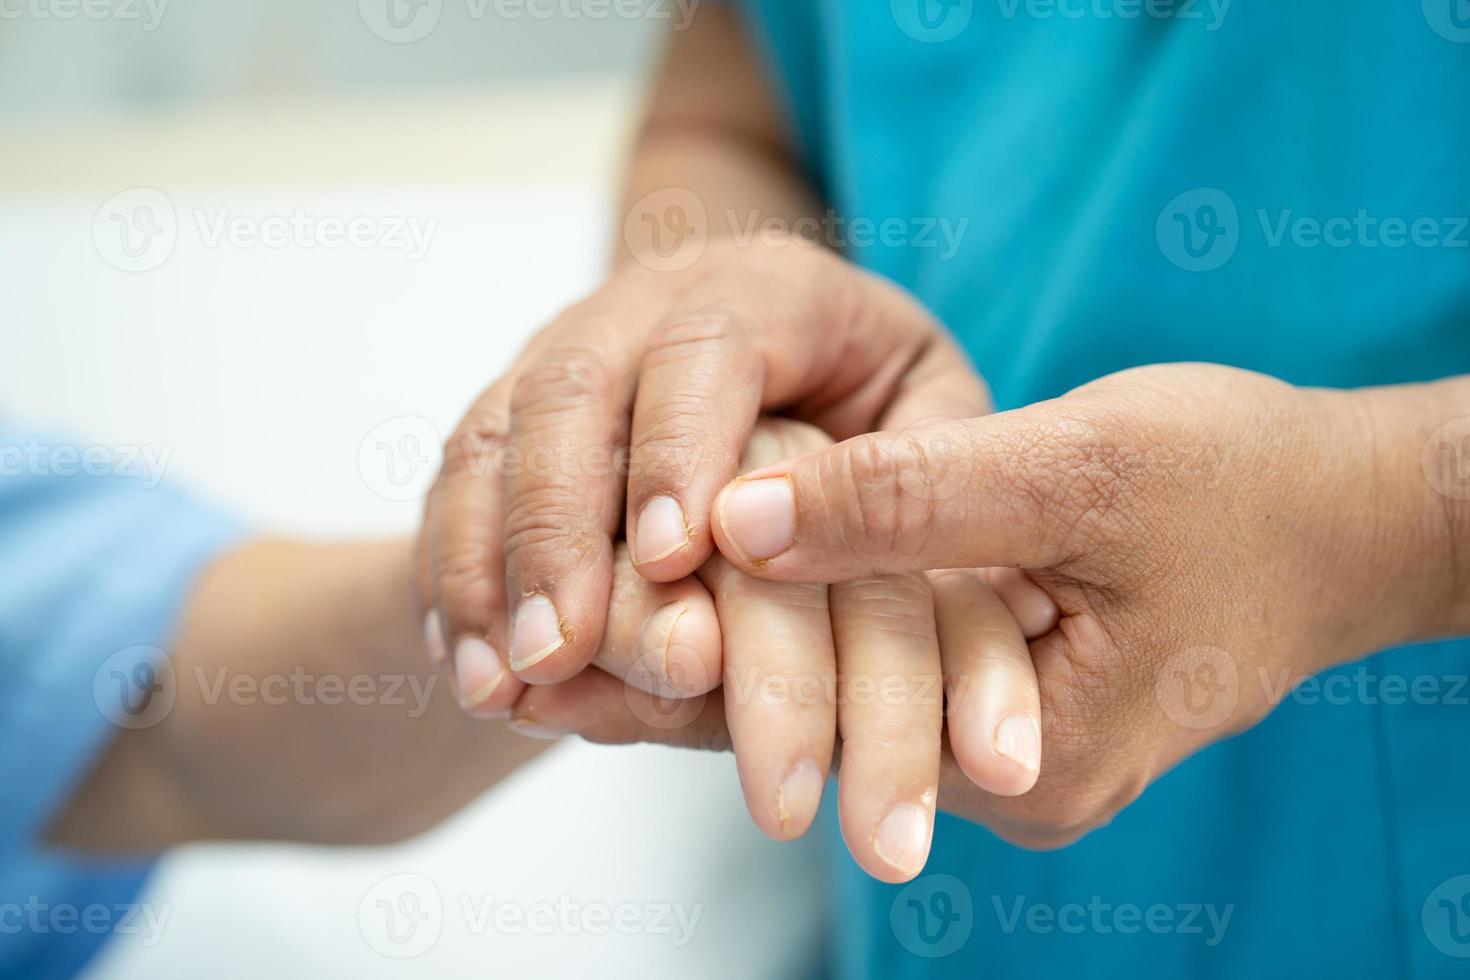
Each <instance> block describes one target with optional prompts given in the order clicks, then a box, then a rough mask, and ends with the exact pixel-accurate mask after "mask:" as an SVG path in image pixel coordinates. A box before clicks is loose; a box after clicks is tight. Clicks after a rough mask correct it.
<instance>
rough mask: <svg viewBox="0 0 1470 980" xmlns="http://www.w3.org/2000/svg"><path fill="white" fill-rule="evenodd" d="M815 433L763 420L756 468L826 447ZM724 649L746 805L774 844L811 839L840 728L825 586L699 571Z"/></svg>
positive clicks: (749, 454)
mask: <svg viewBox="0 0 1470 980" xmlns="http://www.w3.org/2000/svg"><path fill="white" fill-rule="evenodd" d="M829 441H830V440H829V439H828V438H827V437H826V436H825V435H823V434H822V433H821V432H820V431H818V430H817V429H814V428H812V427H811V426H807V425H803V424H801V423H799V422H792V421H789V420H763V421H762V422H761V423H760V424H759V425H758V426H757V428H756V429H755V431H754V433H753V434H752V436H751V439H750V442H749V445H748V446H747V449H746V453H745V459H744V460H743V465H745V466H747V467H750V466H754V465H758V464H760V463H764V462H769V461H771V460H776V459H781V458H784V457H787V456H790V455H792V454H793V453H798V452H803V451H807V450H811V449H813V448H816V447H819V446H823V445H827V444H828V443H829ZM699 577H700V579H701V580H702V581H703V582H704V583H705V584H706V585H708V586H709V590H710V592H711V593H713V594H714V597H715V605H716V609H717V611H718V612H719V620H720V628H721V632H722V634H723V640H724V643H723V647H724V657H725V661H724V666H725V674H724V689H725V718H726V723H727V724H728V725H729V729H730V738H731V741H732V743H733V744H734V746H735V762H736V767H737V769H738V770H739V773H740V785H741V788H742V789H743V790H744V793H745V804H746V807H747V809H749V811H750V815H751V818H752V819H753V820H754V821H755V823H756V826H757V827H759V828H760V829H761V831H762V832H764V833H765V834H766V835H768V836H770V837H772V838H775V839H776V840H790V839H793V838H795V837H800V836H801V835H802V834H804V833H806V831H807V829H808V828H809V827H810V826H811V823H812V820H814V819H815V818H816V814H817V808H818V807H819V806H820V805H821V802H822V793H823V790H824V789H825V787H826V783H827V774H828V772H829V771H830V770H831V766H832V749H833V742H834V740H835V737H836V729H837V702H836V688H835V685H836V655H835V650H834V647H833V641H832V623H831V618H830V615H829V611H828V607H827V587H826V586H824V585H803V584H788V583H781V582H763V581H761V580H760V579H756V578H751V577H750V576H748V575H746V574H744V573H743V572H740V571H738V570H737V569H735V568H734V567H733V566H731V565H730V563H729V562H727V561H725V560H724V559H723V558H721V557H719V556H718V555H716V556H715V557H714V558H712V559H711V560H710V561H708V562H706V564H705V566H704V567H703V568H701V569H700V571H699Z"/></svg>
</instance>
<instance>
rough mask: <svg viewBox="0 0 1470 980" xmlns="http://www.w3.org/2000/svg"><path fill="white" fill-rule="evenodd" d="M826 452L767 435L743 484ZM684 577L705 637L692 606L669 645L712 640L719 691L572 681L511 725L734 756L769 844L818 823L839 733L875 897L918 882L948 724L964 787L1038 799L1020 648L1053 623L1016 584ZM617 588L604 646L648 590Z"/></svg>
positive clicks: (796, 430) (717, 572) (1037, 756)
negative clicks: (728, 750) (783, 463)
mask: <svg viewBox="0 0 1470 980" xmlns="http://www.w3.org/2000/svg"><path fill="white" fill-rule="evenodd" d="M830 444H831V440H830V439H828V438H827V437H826V436H824V435H822V434H821V433H820V432H819V431H817V430H816V429H814V428H812V427H811V426H807V425H803V424H801V423H797V422H792V421H790V420H785V419H768V420H763V421H762V422H761V423H760V425H759V427H758V428H757V429H756V431H755V434H754V436H753V438H752V440H751V444H750V447H749V450H748V451H747V453H746V459H745V461H744V467H745V468H750V467H753V466H757V465H761V464H764V463H769V462H772V461H774V460H777V459H784V458H789V457H791V456H793V455H796V454H798V453H803V452H811V451H813V450H816V449H820V448H822V447H824V446H827V445H830ZM698 577H699V579H700V580H701V581H702V582H703V583H704V584H705V585H706V586H707V587H708V589H709V592H710V594H711V595H712V596H713V600H714V610H715V613H716V614H717V616H718V623H715V622H714V621H713V620H712V619H710V618H709V615H708V612H709V610H708V607H707V605H704V604H691V605H690V606H689V608H688V611H687V612H685V613H684V614H683V616H682V618H681V619H679V643H686V642H691V641H693V642H702V643H703V645H704V646H708V645H709V644H708V637H707V634H709V633H710V632H713V631H718V635H719V637H720V638H722V640H723V652H724V664H723V690H722V691H721V692H719V693H718V694H716V695H712V696H710V697H709V698H693V699H687V700H680V699H678V697H677V695H675V696H673V697H670V696H667V695H669V694H674V692H672V691H669V692H659V691H656V690H655V691H653V693H652V694H650V693H648V692H649V691H650V690H651V689H650V688H649V687H647V686H644V685H638V684H633V685H632V686H628V687H625V686H624V685H623V684H621V683H619V681H618V680H617V679H616V677H615V676H614V675H615V674H616V671H615V670H614V671H612V672H604V671H597V670H592V671H584V672H583V673H581V674H579V675H577V676H576V677H573V678H571V679H570V680H567V681H564V682H562V683H560V684H557V685H553V686H550V687H534V688H531V689H529V690H527V691H526V692H525V694H523V695H522V697H521V699H520V701H519V702H518V703H517V704H516V706H515V717H516V719H517V722H516V724H517V726H518V727H525V726H527V725H530V726H533V727H534V728H535V729H537V730H541V731H554V732H576V733H579V734H582V735H584V736H585V737H587V738H590V739H592V740H594V741H601V742H628V741H636V740H652V741H659V742H672V743H674V744H685V745H701V746H718V747H724V746H731V747H733V748H734V750H735V757H736V762H737V766H738V769H739V772H740V781H741V785H742V787H743V788H744V791H745V797H746V803H747V806H748V808H749V810H750V813H751V816H752V817H753V818H754V819H755V822H756V824H757V825H758V826H759V827H760V828H761V829H762V830H763V831H765V832H766V833H767V834H768V835H770V836H771V837H774V838H776V839H778V840H786V839H790V838H794V837H797V836H799V835H801V834H802V833H804V832H805V831H806V829H807V828H808V826H809V825H810V823H811V821H812V819H813V817H814V816H815V815H816V811H817V807H818V804H819V803H820V801H821V796H822V792H823V787H824V785H825V783H826V780H827V773H828V771H829V769H830V768H831V766H832V761H833V755H834V740H835V738H836V736H837V735H838V733H839V732H840V736H841V746H842V747H841V756H842V766H841V773H840V777H839V807H838V810H839V814H840V817H841V823H842V828H843V833H844V836H845V837H846V839H847V843H848V847H849V849H850V850H851V851H852V853H853V855H854V857H855V858H856V859H857V861H858V863H859V864H861V865H862V866H863V867H864V868H865V869H867V870H868V871H869V872H870V873H871V874H873V875H875V876H877V877H879V878H882V879H884V880H887V881H902V880H906V879H908V878H910V877H912V876H913V875H914V874H917V873H918V871H919V870H920V869H921V868H922V867H923V865H924V861H925V859H926V857H927V855H928V850H929V842H930V835H931V832H932V827H933V817H934V806H935V799H936V795H937V790H938V786H939V778H940V770H941V759H942V756H941V734H942V732H943V731H944V728H945V726H944V722H945V712H946V710H947V711H948V736H949V742H950V744H951V745H952V746H953V750H954V753H955V754H956V755H957V756H958V757H959V759H961V760H962V761H963V766H964V772H965V773H967V774H968V776H966V777H965V778H967V779H973V780H974V783H975V784H976V785H977V786H979V787H981V788H983V790H984V791H986V792H989V793H996V794H1002V795H1015V794H1019V793H1024V792H1026V791H1027V790H1028V789H1030V788H1031V786H1032V785H1033V784H1034V783H1035V781H1036V776H1037V771H1038V769H1039V767H1040V765H1041V743H1040V702H1039V695H1038V691H1037V686H1036V677H1035V673H1034V672H1033V671H1032V669H1031V662H1030V656H1029V654H1028V653H1027V650H1026V638H1027V636H1028V635H1040V634H1041V633H1044V632H1046V631H1048V630H1050V629H1052V628H1053V627H1054V626H1055V624H1056V610H1055V607H1054V606H1052V605H1051V603H1050V601H1049V600H1048V599H1046V597H1045V595H1044V594H1042V593H1040V591H1039V590H1038V589H1037V588H1036V587H1035V586H1034V585H1032V584H1031V582H1030V580H1029V579H1026V578H1025V576H1023V575H1019V574H1016V573H1012V574H1010V575H1007V576H1004V577H1002V579H1001V580H1000V587H999V588H998V589H997V588H995V587H992V585H991V584H990V582H989V581H988V580H987V578H986V576H984V575H982V574H981V573H978V572H954V573H947V574H945V575H943V576H940V577H936V579H935V581H934V582H933V583H932V587H931V582H930V578H929V577H928V576H925V575H924V574H898V575H883V576H875V577H870V578H865V579H862V580H860V581H855V582H848V583H842V584H839V585H834V586H832V587H831V589H830V590H829V589H828V587H827V586H825V585H811V584H799V583H779V582H766V581H762V580H760V579H756V578H752V577H750V576H748V575H745V574H744V573H742V572H740V571H739V570H738V569H736V568H734V567H733V566H732V565H730V563H729V562H727V561H726V560H725V559H724V558H723V557H721V556H719V555H715V556H713V557H711V558H710V560H709V561H708V562H706V564H705V565H704V567H703V568H701V569H700V570H699V573H698ZM617 581H618V582H620V583H626V587H627V588H630V589H632V590H634V591H633V592H632V593H628V594H625V593H624V591H623V588H624V586H619V587H615V589H614V594H615V599H614V605H613V607H612V608H611V609H610V610H609V612H608V619H609V628H608V634H609V635H612V636H615V635H617V634H618V633H619V632H621V631H622V626H621V625H620V624H621V622H622V621H623V620H624V619H625V617H626V615H627V614H626V611H625V607H624V605H620V603H627V602H628V601H629V599H633V600H634V601H633V605H634V606H636V605H637V602H636V598H634V597H635V596H636V592H637V590H641V589H646V588H657V587H658V586H653V585H650V584H647V583H641V580H639V579H638V578H637V576H635V575H624V574H622V573H621V572H620V573H619V574H618V575H617ZM1008 604H1010V606H1012V607H1014V608H1015V609H1016V610H1018V611H1019V616H1020V618H1021V619H1022V620H1023V621H1024V623H1025V625H1023V624H1022V622H1018V618H1017V616H1016V615H1013V614H1012V611H1011V609H1010V608H1008ZM1028 631H1029V632H1028ZM701 637H703V638H704V639H703V640H702V641H700V640H699V639H698V638H701ZM697 659H698V658H692V659H691V658H686V657H681V658H680V660H681V662H697ZM599 662H600V663H601V662H604V658H603V657H602V656H601V655H599ZM661 693H663V694H665V695H666V696H663V697H660V696H658V695H659V694H661ZM951 764H952V765H953V763H951Z"/></svg>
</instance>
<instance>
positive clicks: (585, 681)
mask: <svg viewBox="0 0 1470 980" xmlns="http://www.w3.org/2000/svg"><path fill="white" fill-rule="evenodd" d="M510 727H511V729H512V730H514V731H517V732H519V733H520V734H523V735H528V736H531V737H533V738H559V737H561V736H563V735H580V736H581V737H582V738H585V739H586V740H587V741H589V742H597V743H601V744H604V745H626V744H630V743H633V742H652V743H655V744H659V745H670V746H673V747H675V748H686V749H706V750H711V751H725V750H727V749H729V747H730V736H729V732H728V731H727V730H726V728H725V705H724V701H723V700H722V699H721V698H718V697H712V696H707V695H701V696H700V697H697V698H691V699H688V700H683V701H673V702H670V701H668V700H666V699H663V698H660V697H659V696H658V695H655V694H648V693H647V692H644V691H639V690H637V689H636V688H632V687H629V686H627V685H626V684H624V683H623V682H622V681H620V680H618V679H617V678H616V677H613V676H612V675H611V674H608V673H606V672H604V671H602V670H600V669H593V670H584V671H582V672H581V673H580V674H577V675H576V676H575V677H572V678H570V679H568V680H565V681H562V682H561V683H559V684H552V685H549V686H543V687H532V688H530V689H528V690H527V691H526V693H525V695H524V696H523V697H522V698H521V699H520V700H519V701H518V702H516V706H515V711H514V715H513V717H512V720H511V723H510Z"/></svg>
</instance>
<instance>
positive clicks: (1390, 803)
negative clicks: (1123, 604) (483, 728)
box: [712, 0, 1470, 980]
mask: <svg viewBox="0 0 1470 980" xmlns="http://www.w3.org/2000/svg"><path fill="white" fill-rule="evenodd" d="M744 7H745V10H746V12H747V13H748V15H749V22H750V24H751V25H752V28H753V35H754V36H755V37H756V38H757V39H758V41H759V46H760V47H761V49H762V50H763V51H764V53H765V55H766V56H767V58H768V63H769V65H770V69H771V73H772V77H773V78H775V79H776V82H777V89H778V91H779V92H780V94H781V97H782V99H783V101H784V104H785V105H786V107H787V109H788V111H789V114H790V118H791V121H792V124H793V129H794V130H795V131H796V132H797V133H798V134H799V138H800V143H801V151H802V155H803V159H804V160H805V162H806V165H807V166H808V167H809V169H810V171H811V173H812V176H813V178H814V180H815V181H816V183H817V184H818V186H820V187H821V189H822V190H823V191H824V193H825V194H826V195H827V198H828V200H829V201H830V202H831V204H832V205H833V207H834V209H835V211H836V212H837V213H838V214H839V215H841V216H842V218H843V219H844V220H845V221H846V222H848V223H849V224H846V225H844V226H843V228H842V229H837V230H835V231H834V234H833V236H832V237H834V238H835V239H836V240H837V243H838V244H840V245H843V246H845V247H846V248H847V251H848V253H849V254H850V255H852V256H853V257H854V258H855V259H856V260H857V261H859V262H861V263H862V264H864V265H865V266H868V267H869V268H872V269H875V270H877V271H879V272H882V273H884V274H886V275H888V276H890V277H892V278H894V279H895V280H897V281H899V282H900V283H902V284H904V285H905V286H907V287H908V288H910V289H911V290H913V291H914V292H915V293H916V294H917V295H918V296H919V297H920V298H921V299H922V300H923V301H924V302H925V303H926V304H928V305H929V306H930V307H931V308H933V309H934V310H935V311H936V312H937V313H938V314H939V315H940V316H941V317H942V318H943V319H944V321H945V322H946V323H947V324H948V325H949V326H950V327H951V328H952V329H953V330H954V332H955V333H956V335H957V336H958V337H959V339H960V340H961V341H962V342H963V344H964V345H965V347H966V348H967V350H968V351H969V353H970V355H971V356H972V358H973V359H974V361H975V363H976V365H977V366H978V368H979V369H980V371H981V373H982V374H984V375H985V377H986V378H987V379H988V381H989V382H990V384H991V386H992V388H993V390H994V393H995V395H996V400H997V403H998V405H999V407H1001V408H1010V407H1015V406H1018V405H1023V404H1027V403H1029V402H1033V401H1036V400H1039V399H1043V398H1048V397H1052V396H1055V395H1058V394H1060V393H1062V392H1064V391H1066V390H1068V389H1070V388H1072V387H1074V386H1076V385H1078V384H1081V383H1083V382H1085V381H1088V380H1091V379H1093V378H1096V377H1099V376H1101V375H1104V374H1107V373H1109V372H1112V371H1115V370H1119V369H1122V368H1126V367H1130V366H1134V365H1140V364H1148V363H1156V362H1166V361H1181V360H1202V361H1213V362H1219V363H1227V364H1233V365H1238V366H1241V367H1246V368H1251V369H1254V370H1257V371H1263V372H1266V373H1269V374H1272V375H1275V376H1277V377H1280V378H1283V379H1286V380H1288V381H1292V382H1295V383H1299V384H1313V385H1329V386H1342V387H1354V386H1362V385H1371V384H1391V383H1401V382H1412V381H1417V380H1423V379H1431V378H1439V377H1446V376H1451V375H1458V374H1466V373H1470V230H1467V225H1470V220H1467V216H1470V3H1467V2H1465V0H1422V2H1421V0H1411V2H1405V3H1341V2H1328V0H1297V2H1292V3H1280V2H1276V3H1270V2H1262V0H1234V2H1233V3H1228V4H1226V3H1216V4H1214V5H1211V4H1209V3H1208V2H1207V0H1200V2H1186V0H1180V2H1179V3H1166V2H1163V0H1159V2H1131V0H891V2H889V0H868V2H856V0H853V2H842V0H746V3H745V4H744ZM857 218H861V219H866V221H867V225H866V226H865V227H861V228H859V227H855V226H853V225H851V224H850V222H851V221H852V220H853V219H857ZM712 220H723V219H720V218H718V216H716V218H714V219H712ZM885 221H887V222H889V225H888V228H889V233H888V234H887V236H886V238H884V237H882V235H881V233H880V231H881V228H882V227H883V222H885ZM894 221H896V222H897V223H896V224H895V223H894ZM945 222H947V223H948V228H949V232H950V235H949V240H950V241H952V242H953V244H952V245H949V244H947V243H946V238H945V236H944V235H943V234H938V233H936V227H939V226H942V224H943V223H945ZM1464 414H1467V415H1470V406H1467V407H1466V412H1465V413H1464ZM1322 492H1323V493H1324V494H1330V493H1332V492H1333V488H1331V487H1324V488H1322ZM1246 613H1247V611H1242V614H1243V615H1245V614H1246ZM1467 676H1470V644H1467V643H1465V642H1460V641H1456V642H1446V643H1439V644H1433V645H1428V646H1422V647H1417V648H1413V649H1407V650H1396V651H1391V652H1387V653H1383V654H1380V655H1378V656H1375V657H1373V658H1371V659H1369V660H1367V661H1365V662H1363V663H1360V664H1355V665H1351V666H1347V667H1343V668H1340V669H1338V670H1336V671H1333V672H1332V673H1331V674H1330V675H1328V676H1326V677H1324V678H1322V680H1321V685H1322V686H1320V687H1309V688H1308V689H1307V690H1306V691H1305V692H1303V693H1299V694H1297V695H1294V696H1291V697H1288V698H1287V700H1286V702H1285V703H1284V704H1283V705H1282V706H1281V707H1280V708H1279V709H1278V710H1277V711H1275V712H1274V713H1273V714H1272V715H1271V716H1270V717H1269V718H1268V719H1267V720H1266V721H1265V722H1264V723H1262V724H1261V725H1259V726H1258V727H1256V728H1255V729H1253V730H1252V731H1250V732H1248V733H1247V734H1245V735H1243V736H1240V737H1238V738H1235V739H1232V740H1230V741H1227V742H1224V743H1221V744H1218V745H1216V746H1214V747H1212V748H1210V749H1208V750H1207V751H1205V752H1203V753H1201V754H1199V755H1198V756H1196V757H1195V758H1193V759H1191V760H1189V761H1187V762H1186V763H1184V764H1183V765H1181V766H1180V767H1179V768H1178V769H1176V770H1175V771H1173V772H1171V773H1169V774H1168V775H1166V776H1164V777H1163V778H1162V779H1161V780H1160V781H1159V782H1158V783H1157V784H1155V785H1154V786H1153V787H1151V788H1150V789H1149V790H1148V791H1146V792H1145V794H1144V796H1143V797H1142V799H1141V800H1140V801H1139V802H1138V803H1136V804H1134V805H1133V806H1132V807H1130V808H1129V809H1128V810H1126V811H1125V812H1124V813H1123V814H1122V815H1121V816H1120V817H1119V818H1118V819H1117V820H1116V821H1115V822H1114V823H1113V824H1112V825H1111V826H1109V827H1107V828H1104V829H1103V830H1100V831H1098V832H1096V833H1094V834H1092V835H1091V836H1089V837H1088V838H1086V839H1085V840H1084V841H1082V842H1081V843H1079V844H1077V845H1075V846H1073V847H1071V848H1067V849H1065V850H1062V851H1060V852H1055V853H1045V854H1038V853H1030V852H1026V851H1022V850H1019V849H1016V848H1014V847H1011V846H1009V845H1007V844H1005V843H1003V842H1001V841H999V840H998V839H997V838H995V837H994V836H992V835H990V834H989V833H988V832H986V831H985V830H983V829H981V828H978V827H975V826H972V825H969V824H966V823H964V822H962V821H959V820H956V819H953V818H948V817H945V818H942V819H941V820H940V821H939V824H938V827H937V831H936V836H935V845H934V851H933V856H932V858H931V860H930V863H929V866H928V868H927V870H926V872H925V874H924V876H923V877H921V878H920V879H919V881H918V882H916V883H915V884H913V885H911V886H908V887H907V888H895V887H890V886H886V885H881V884H878V883H876V882H874V881H872V880H870V879H868V878H867V877H866V876H864V875H863V874H862V872H861V871H860V870H858V869H857V868H856V866H855V865H853V864H852V863H851V861H850V860H849V859H847V858H846V857H844V856H843V855H842V849H841V845H840V841H839V840H838V839H837V837H836V834H835V830H834V832H833V834H832V835H831V836H832V845H833V846H832V859H833V868H834V872H833V873H834V878H835V883H836V888H835V895H836V911H835V914H834V915H833V934H832V949H833V952H834V957H835V961H836V966H837V973H838V974H839V975H840V976H842V977H882V978H893V977H919V976H936V977H964V978H967V980H972V978H988V977H996V978H1000V977H1005V978H1016V977H1089V978H1100V977H1101V978H1105V977H1128V978H1132V977H1140V976H1143V977H1190V978H1212V977H1219V978H1252V980H1255V978H1268V977H1303V976H1333V977H1339V978H1350V977H1363V978H1383V977H1464V976H1470V824H1467V814H1470V751H1467V746H1470V687H1467V685H1466V683H1465V681H1466V678H1467ZM1251 680H1252V681H1253V679H1251ZM1415 684H1417V685H1418V687H1417V693H1416V689H1415V688H1414V686H1413V685H1415Z"/></svg>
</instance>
